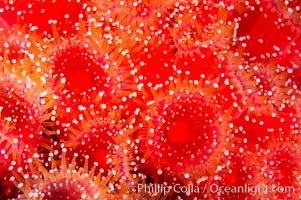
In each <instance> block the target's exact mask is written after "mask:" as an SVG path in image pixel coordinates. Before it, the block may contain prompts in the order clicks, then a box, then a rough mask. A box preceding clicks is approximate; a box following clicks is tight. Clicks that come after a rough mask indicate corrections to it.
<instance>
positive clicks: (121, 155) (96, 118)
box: [64, 104, 135, 176]
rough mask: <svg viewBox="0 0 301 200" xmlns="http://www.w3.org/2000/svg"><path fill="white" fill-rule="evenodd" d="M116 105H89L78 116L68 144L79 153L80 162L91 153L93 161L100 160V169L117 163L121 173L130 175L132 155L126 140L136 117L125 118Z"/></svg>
mask: <svg viewBox="0 0 301 200" xmlns="http://www.w3.org/2000/svg"><path fill="white" fill-rule="evenodd" d="M114 108H115V107H114ZM114 108H111V109H110V108H106V105H105V104H102V106H101V108H100V110H95V109H91V108H89V109H87V110H85V111H83V112H81V114H79V116H78V117H74V119H73V121H72V124H71V125H70V127H69V128H68V129H69V130H68V132H67V135H66V136H67V138H66V139H65V140H66V142H64V146H65V147H68V148H69V149H70V153H71V155H72V154H74V153H76V154H78V157H79V158H78V163H79V165H81V164H83V163H84V158H85V156H89V158H90V159H89V165H92V164H95V163H97V166H95V169H96V170H97V171H101V172H102V173H103V174H108V172H109V171H111V170H112V168H113V167H115V166H116V167H117V168H118V171H119V172H120V174H121V175H124V176H127V174H128V170H129V169H128V167H127V166H128V163H129V162H128V161H127V158H128V157H130V156H129V155H128V154H129V152H128V151H127V149H126V143H125V141H126V139H127V138H128V137H129V135H130V134H131V133H132V132H133V131H134V130H135V128H134V127H133V125H132V124H131V120H132V118H128V119H126V120H125V119H121V118H120V117H121V115H120V110H118V109H116V108H115V109H114ZM67 155H68V157H70V154H67Z"/></svg>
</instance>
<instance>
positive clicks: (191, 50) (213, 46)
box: [168, 3, 236, 80]
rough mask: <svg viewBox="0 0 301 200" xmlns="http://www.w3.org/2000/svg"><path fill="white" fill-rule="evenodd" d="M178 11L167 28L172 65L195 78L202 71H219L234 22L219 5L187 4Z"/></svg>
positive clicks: (232, 31) (230, 38)
mask: <svg viewBox="0 0 301 200" xmlns="http://www.w3.org/2000/svg"><path fill="white" fill-rule="evenodd" d="M183 7H184V6H183ZM201 8H202V9H201ZM180 10H181V11H178V13H176V14H174V15H173V17H172V20H171V22H170V25H169V27H168V30H169V33H170V36H171V39H172V45H173V48H174V50H175V58H174V64H175V65H176V68H177V69H179V70H182V71H190V72H191V76H193V77H191V78H194V79H197V80H198V79H199V78H200V75H201V74H203V73H205V74H206V75H207V74H209V73H212V71H217V70H218V64H219V63H220V62H221V61H222V60H223V54H224V53H225V52H226V51H227V50H228V49H229V48H230V45H232V43H233V41H234V39H235V29H236V24H235V22H234V20H231V19H230V17H229V11H228V10H227V9H226V8H225V7H224V6H223V5H222V4H214V3H213V5H212V4H211V3H208V5H207V4H206V3H205V4H200V5H197V6H191V5H190V6H186V7H185V8H183V9H180ZM192 11H193V12H192ZM195 13H198V14H195Z"/></svg>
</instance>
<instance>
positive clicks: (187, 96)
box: [143, 77, 229, 180]
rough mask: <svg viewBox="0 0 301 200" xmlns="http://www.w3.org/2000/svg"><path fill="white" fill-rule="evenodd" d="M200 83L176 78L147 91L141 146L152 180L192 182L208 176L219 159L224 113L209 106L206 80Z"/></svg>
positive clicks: (220, 155) (210, 96) (209, 96)
mask: <svg viewBox="0 0 301 200" xmlns="http://www.w3.org/2000/svg"><path fill="white" fill-rule="evenodd" d="M201 81H204V80H201ZM201 81H199V82H193V81H188V78H187V77H186V79H184V80H181V79H180V78H178V79H177V80H176V81H175V80H172V81H170V86H169V87H164V88H161V89H158V90H155V89H153V88H151V89H150V90H151V92H152V93H153V99H148V103H147V104H148V105H149V106H150V110H149V112H146V113H144V114H143V117H144V119H145V120H146V121H147V123H148V128H147V130H146V133H145V134H146V135H145V140H144V143H145V146H146V149H147V152H146V154H145V155H149V158H146V159H151V160H152V161H153V163H154V167H155V168H156V170H157V171H156V172H154V175H153V176H154V177H156V176H157V177H158V176H159V177H160V176H164V177H166V180H168V179H171V177H170V176H172V177H174V176H175V177H174V178H176V179H179V180H185V179H187V176H188V177H189V179H190V180H194V179H195V178H196V177H197V176H200V175H202V174H205V173H209V174H210V173H212V170H213V168H215V165H216V164H217V163H218V161H217V160H218V159H221V158H222V157H223V153H222V149H223V148H227V147H226V145H225V143H224V141H225V140H226V138H227V136H226V135H225V128H226V126H225V124H224V123H225V121H226V120H225V119H223V117H224V116H223V115H224V114H225V111H224V110H223V109H220V107H218V106H216V105H215V104H212V102H213V101H214V95H213V93H212V91H211V89H209V88H210V86H208V87H207V88H206V85H205V82H206V81H204V83H203V82H201ZM207 83H208V82H207ZM203 84H204V85H203ZM227 139H229V138H227ZM216 159H217V160H216ZM192 169H193V170H192ZM184 174H187V175H185V177H184Z"/></svg>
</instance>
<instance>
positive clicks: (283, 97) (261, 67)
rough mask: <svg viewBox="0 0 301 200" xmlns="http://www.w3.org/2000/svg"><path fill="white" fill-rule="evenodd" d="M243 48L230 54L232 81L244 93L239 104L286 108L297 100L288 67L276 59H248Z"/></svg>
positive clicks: (258, 109) (252, 108)
mask: <svg viewBox="0 0 301 200" xmlns="http://www.w3.org/2000/svg"><path fill="white" fill-rule="evenodd" d="M242 52H243V51H242V50H241V51H237V52H234V53H233V52H232V53H230V54H229V55H230V56H229V57H228V58H227V62H228V64H227V66H226V70H227V73H226V74H225V76H226V77H227V78H228V80H229V84H230V85H232V87H233V88H234V90H236V95H237V96H240V102H239V104H240V105H241V107H244V108H245V109H247V110H248V111H249V112H255V113H262V112H263V113H267V112H270V114H271V113H272V112H278V111H283V110H285V109H286V108H288V107H290V106H291V103H292V102H293V101H294V97H292V95H291V94H292V92H293V91H294V87H293V84H292V82H291V81H290V80H289V73H288V71H287V69H286V67H284V66H282V65H281V64H278V63H277V62H276V61H275V60H274V59H271V60H270V61H268V62H265V61H264V62H258V61H256V62H255V61H251V60H248V59H246V58H245V57H244V56H243V53H242Z"/></svg>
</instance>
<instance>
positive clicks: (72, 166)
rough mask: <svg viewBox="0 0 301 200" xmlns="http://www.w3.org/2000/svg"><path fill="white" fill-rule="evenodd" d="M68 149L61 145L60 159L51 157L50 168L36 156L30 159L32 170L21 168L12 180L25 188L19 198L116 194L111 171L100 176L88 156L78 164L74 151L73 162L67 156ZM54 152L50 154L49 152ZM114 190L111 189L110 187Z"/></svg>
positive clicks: (77, 197)
mask: <svg viewBox="0 0 301 200" xmlns="http://www.w3.org/2000/svg"><path fill="white" fill-rule="evenodd" d="M66 151H67V150H66V149H62V152H63V153H62V156H61V159H60V160H59V161H56V160H54V159H53V158H51V157H50V159H51V163H52V164H51V166H52V167H51V169H50V170H47V169H46V168H45V166H44V165H43V163H42V162H41V161H40V160H39V159H38V157H37V156H35V157H33V158H32V159H30V162H29V164H30V169H31V171H32V172H31V173H30V174H28V173H24V172H23V171H22V169H20V170H19V171H18V172H16V173H14V176H12V177H11V181H13V182H14V184H15V185H16V186H17V187H18V188H19V189H20V190H21V191H22V192H23V194H20V195H19V198H26V199H37V198H43V199H49V200H50V199H70V200H75V199H94V200H97V199H104V198H114V197H115V198H117V196H116V195H113V194H109V193H110V188H109V187H108V185H107V184H108V182H109V181H110V179H111V178H112V175H108V176H107V177H105V178H103V179H102V178H101V174H100V173H97V172H95V166H92V167H91V170H89V165H88V159H89V158H88V157H86V158H85V164H84V166H82V167H79V166H78V165H77V163H76V157H77V155H75V156H74V157H73V158H72V160H71V161H70V162H67V160H66ZM50 156H51V155H50ZM111 192H112V191H111Z"/></svg>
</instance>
